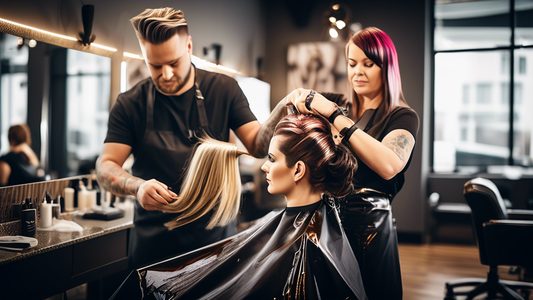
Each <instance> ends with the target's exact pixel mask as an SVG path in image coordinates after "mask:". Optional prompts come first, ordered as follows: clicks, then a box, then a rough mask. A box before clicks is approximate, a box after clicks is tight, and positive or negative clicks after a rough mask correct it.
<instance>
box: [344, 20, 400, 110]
mask: <svg viewBox="0 0 533 300" xmlns="http://www.w3.org/2000/svg"><path fill="white" fill-rule="evenodd" d="M350 44H355V45H356V46H357V47H359V48H360V49H361V50H363V52H364V53H365V55H366V56H367V57H368V58H369V59H370V60H372V61H373V62H374V63H375V64H377V65H378V66H379V67H380V68H381V71H382V72H381V74H382V80H383V102H384V103H383V104H384V105H385V112H386V113H387V114H388V113H389V112H390V111H391V110H392V109H393V108H394V107H396V106H408V105H407V102H406V101H405V98H404V96H403V92H402V81H401V78H400V66H399V63H398V54H397V52H396V47H394V43H393V42H392V40H391V38H390V37H389V36H388V35H387V34H386V33H385V32H383V31H382V30H381V29H378V28H376V27H367V28H365V29H362V30H360V31H358V32H357V33H355V34H354V35H353V36H352V37H351V38H350V40H349V41H348V43H347V44H346V58H348V51H349V47H350ZM351 90H352V105H354V107H355V109H356V112H358V111H359V101H358V99H357V95H356V93H355V91H354V90H353V88H351Z"/></svg>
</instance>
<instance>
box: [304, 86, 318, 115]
mask: <svg viewBox="0 0 533 300" xmlns="http://www.w3.org/2000/svg"><path fill="white" fill-rule="evenodd" d="M315 94H316V92H315V91H314V90H311V91H310V92H309V95H307V97H305V108H307V110H308V111H309V112H312V111H313V110H312V109H311V102H313V99H314V98H315Z"/></svg>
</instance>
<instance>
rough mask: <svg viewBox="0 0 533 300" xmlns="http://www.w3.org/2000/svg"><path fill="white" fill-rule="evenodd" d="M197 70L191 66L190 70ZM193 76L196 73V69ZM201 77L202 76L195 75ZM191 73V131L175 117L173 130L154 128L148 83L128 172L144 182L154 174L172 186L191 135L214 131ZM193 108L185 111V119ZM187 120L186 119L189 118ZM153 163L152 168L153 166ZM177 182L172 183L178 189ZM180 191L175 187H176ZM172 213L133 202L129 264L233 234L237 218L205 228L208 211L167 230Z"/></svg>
mask: <svg viewBox="0 0 533 300" xmlns="http://www.w3.org/2000/svg"><path fill="white" fill-rule="evenodd" d="M195 71H196V70H195ZM195 73H196V74H198V72H197V71H196V72H195ZM200 76H201V75H200ZM200 76H198V78H196V77H195V89H196V92H195V100H196V101H195V102H196V104H197V108H198V115H199V116H198V117H199V120H200V128H198V129H196V130H191V128H190V127H189V124H187V123H189V122H187V121H186V120H181V119H180V118H178V117H177V116H176V118H175V121H176V122H177V123H178V126H179V128H180V131H181V132H178V133H175V132H173V131H172V126H170V124H167V125H168V126H167V127H166V128H164V130H155V129H154V101H155V95H156V88H155V86H154V83H153V82H152V83H151V84H150V85H149V87H148V91H147V108H146V132H145V135H144V138H143V142H142V143H141V144H140V147H139V149H138V150H137V151H136V152H135V162H134V164H133V167H132V170H133V175H134V176H137V177H140V178H143V179H146V180H149V179H152V178H155V179H157V180H159V181H161V182H163V183H165V184H166V185H168V186H172V184H173V183H174V182H175V180H176V178H180V176H181V173H182V170H183V167H184V165H185V162H186V161H187V158H188V157H189V155H190V153H191V150H192V147H193V146H194V143H195V142H196V137H197V136H198V135H199V134H201V132H204V133H206V134H208V135H210V136H211V137H213V138H218V137H219V136H220V134H215V133H214V132H212V130H211V129H210V128H209V124H208V120H207V115H206V112H205V106H204V98H203V96H202V92H201V91H200V88H199V85H198V83H197V81H196V80H197V79H198V81H199V82H201V80H202V79H203V78H200ZM192 107H193V105H192V106H191V109H190V111H189V119H190V118H192V117H195V116H192V115H191V111H192ZM189 121H190V120H189ZM154 166H156V167H154ZM180 185H181V180H179V182H178V184H177V185H176V186H174V187H176V188H179V187H180ZM176 192H177V193H179V191H178V190H176ZM176 216H177V214H172V213H164V212H161V211H147V210H145V209H144V208H142V206H141V205H140V204H139V202H138V201H136V202H135V216H134V222H135V227H134V228H133V229H132V231H131V236H130V252H129V254H130V268H138V267H142V266H145V265H148V264H150V263H153V262H158V261H161V260H163V259H166V258H168V257H173V256H176V255H178V254H181V253H185V252H189V251H191V250H194V249H197V248H200V247H203V246H205V245H208V244H211V243H214V242H217V241H219V240H221V239H224V238H226V237H229V236H231V235H234V234H236V233H237V228H236V222H232V223H230V224H229V225H227V226H224V227H215V228H214V229H212V230H206V229H205V226H206V225H207V223H208V222H209V220H210V218H211V213H208V214H206V215H204V216H202V217H201V218H199V219H198V220H196V221H194V222H191V223H189V224H186V225H184V226H182V227H178V228H176V229H174V230H172V231H169V230H168V229H167V228H166V227H165V226H164V223H166V222H168V221H171V220H173V219H175V218H176Z"/></svg>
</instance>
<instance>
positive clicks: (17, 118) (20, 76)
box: [0, 32, 29, 155]
mask: <svg viewBox="0 0 533 300" xmlns="http://www.w3.org/2000/svg"><path fill="white" fill-rule="evenodd" d="M17 39H18V38H17V37H16V36H14V35H10V34H6V33H1V32H0V61H1V62H2V64H1V68H0V86H1V87H2V88H1V89H0V132H1V135H0V136H1V140H0V155H3V154H5V153H7V152H9V142H8V138H7V132H8V129H9V127H10V126H12V125H16V124H22V123H27V115H28V101H27V100H28V57H29V49H28V47H27V46H22V47H17Z"/></svg>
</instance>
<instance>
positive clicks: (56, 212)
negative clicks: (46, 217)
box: [52, 195, 65, 222]
mask: <svg viewBox="0 0 533 300" xmlns="http://www.w3.org/2000/svg"><path fill="white" fill-rule="evenodd" d="M61 202H63V203H64V202H65V200H64V199H63V197H61V195H59V196H57V198H55V199H54V201H52V222H53V219H59V216H60V214H61V210H62V208H63V207H62V206H61ZM63 205H64V204H63Z"/></svg>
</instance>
